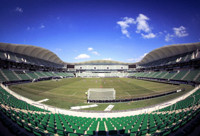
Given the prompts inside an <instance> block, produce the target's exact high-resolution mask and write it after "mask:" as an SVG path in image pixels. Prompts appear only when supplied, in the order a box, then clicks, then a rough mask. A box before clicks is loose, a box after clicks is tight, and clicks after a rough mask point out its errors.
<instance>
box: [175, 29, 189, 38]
mask: <svg viewBox="0 0 200 136" xmlns="http://www.w3.org/2000/svg"><path fill="white" fill-rule="evenodd" d="M173 30H174V34H175V35H176V36H177V37H185V36H188V35H189V34H188V33H187V32H186V28H185V27H184V26H180V27H177V28H176V27H174V28H173Z"/></svg>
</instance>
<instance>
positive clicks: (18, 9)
mask: <svg viewBox="0 0 200 136" xmlns="http://www.w3.org/2000/svg"><path fill="white" fill-rule="evenodd" d="M15 11H16V12H19V13H23V9H22V8H20V7H16V8H15Z"/></svg>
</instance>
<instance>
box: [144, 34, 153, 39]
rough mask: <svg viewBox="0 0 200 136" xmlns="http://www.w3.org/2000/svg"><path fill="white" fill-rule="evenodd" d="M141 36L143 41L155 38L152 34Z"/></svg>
mask: <svg viewBox="0 0 200 136" xmlns="http://www.w3.org/2000/svg"><path fill="white" fill-rule="evenodd" d="M141 35H142V37H143V38H144V39H151V38H155V37H156V35H155V34H154V33H149V34H146V35H145V34H143V33H142V34H141Z"/></svg>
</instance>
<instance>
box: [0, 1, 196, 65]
mask: <svg viewBox="0 0 200 136" xmlns="http://www.w3.org/2000/svg"><path fill="white" fill-rule="evenodd" d="M199 5H200V1H199V0H187V1H184V0H145V1H143V0H138V1H137V0H58V1H56V0H28V1H27V0H10V1H8V0H0V42H6V43H17V44H28V45H35V46H39V47H43V48H46V49H49V50H51V51H53V52H54V53H56V54H57V55H58V56H59V57H60V58H61V59H62V60H63V61H65V62H81V61H87V60H97V59H108V60H110V59H111V60H116V61H123V62H135V61H139V60H140V59H141V58H142V57H143V56H144V55H145V54H146V53H148V52H150V51H152V50H153V49H156V48H159V47H162V46H164V45H170V44H178V43H192V42H200V33H199V30H200V8H199Z"/></svg>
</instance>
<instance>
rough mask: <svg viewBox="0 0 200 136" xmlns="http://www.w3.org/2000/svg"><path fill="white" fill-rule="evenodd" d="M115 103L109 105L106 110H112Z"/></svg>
mask: <svg viewBox="0 0 200 136" xmlns="http://www.w3.org/2000/svg"><path fill="white" fill-rule="evenodd" d="M114 106H115V105H108V107H107V108H106V109H105V110H104V111H111V110H112V108H113V107H114Z"/></svg>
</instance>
